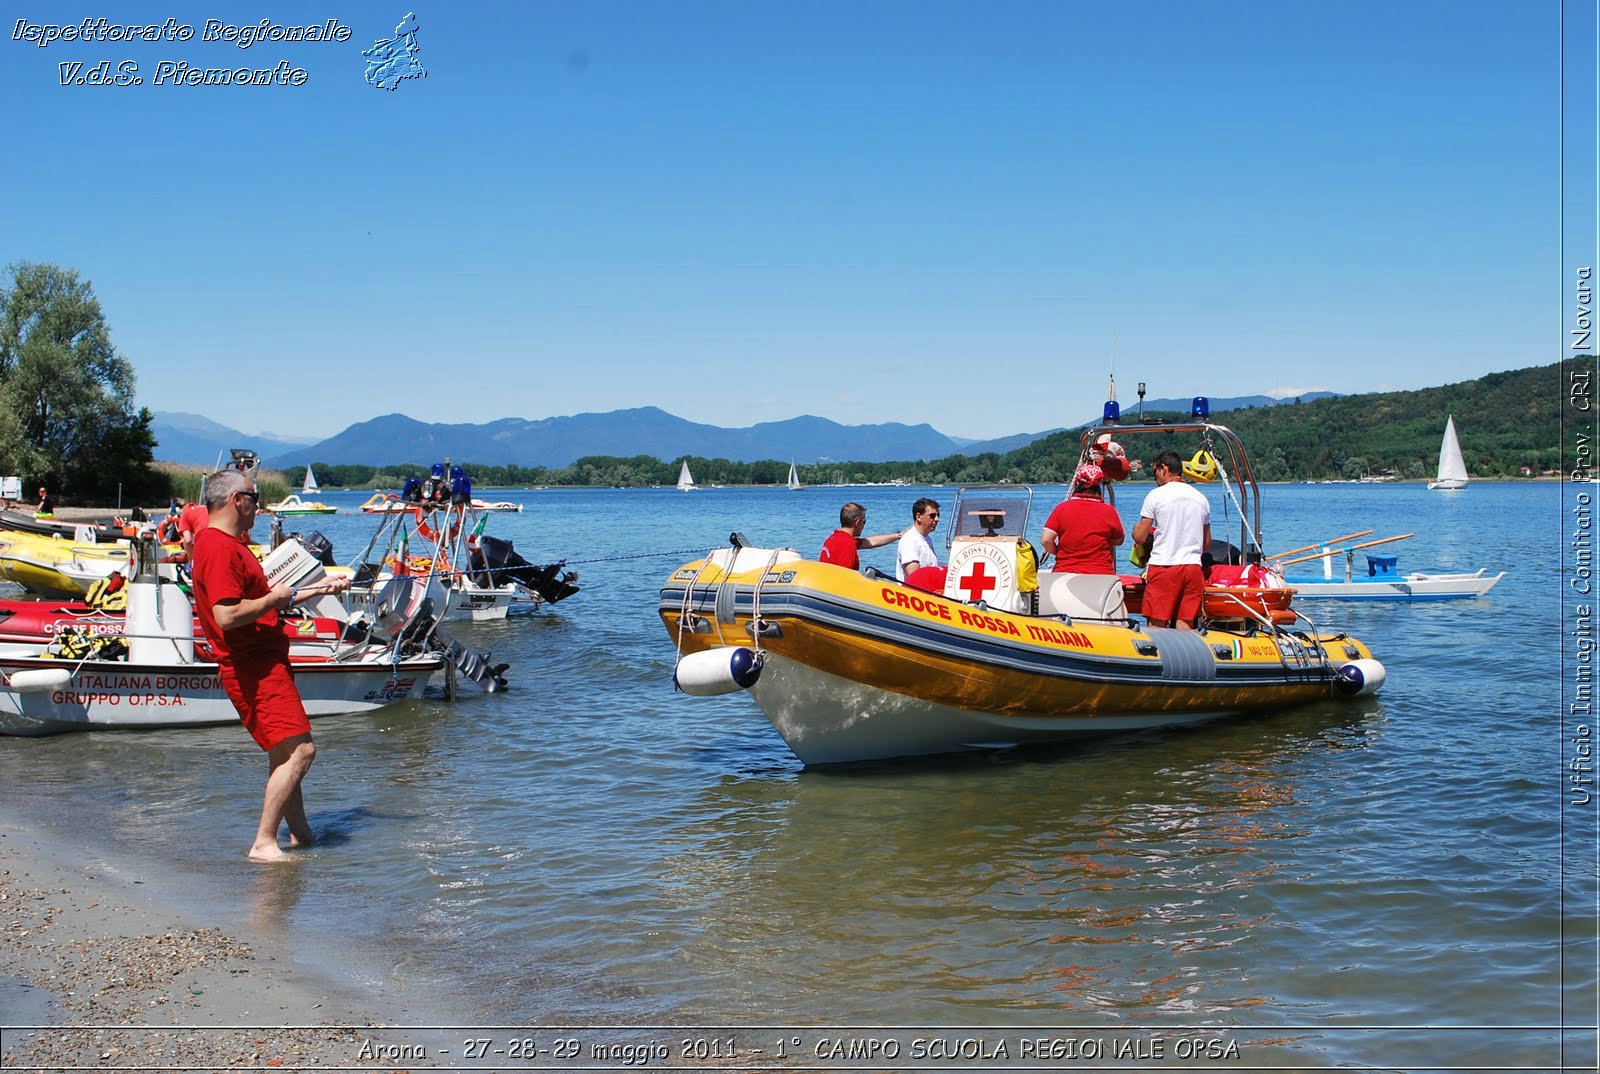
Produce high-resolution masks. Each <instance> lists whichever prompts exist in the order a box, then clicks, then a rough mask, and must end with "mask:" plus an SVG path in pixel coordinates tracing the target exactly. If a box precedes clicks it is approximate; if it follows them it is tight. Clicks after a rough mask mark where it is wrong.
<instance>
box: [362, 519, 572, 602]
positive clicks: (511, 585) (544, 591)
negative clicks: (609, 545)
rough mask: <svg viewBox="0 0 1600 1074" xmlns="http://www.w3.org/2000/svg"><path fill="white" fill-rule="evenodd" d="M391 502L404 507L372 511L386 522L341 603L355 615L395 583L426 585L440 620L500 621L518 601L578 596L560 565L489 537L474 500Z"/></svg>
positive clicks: (538, 600)
mask: <svg viewBox="0 0 1600 1074" xmlns="http://www.w3.org/2000/svg"><path fill="white" fill-rule="evenodd" d="M396 502H399V503H404V504H405V506H404V507H403V508H401V509H399V510H394V509H391V508H388V507H386V506H383V505H382V504H381V503H380V504H378V505H374V507H373V508H372V513H375V514H380V515H382V516H384V517H383V518H382V520H381V521H380V522H379V524H378V529H377V532H376V533H374V534H373V536H372V539H371V540H370V541H369V542H368V544H367V548H366V549H365V550H364V551H363V552H362V553H361V556H360V557H359V558H358V562H359V566H358V567H357V568H356V583H355V585H354V586H352V587H351V589H350V592H349V594H348V596H347V598H346V603H347V605H348V607H349V608H350V609H351V611H352V612H354V611H358V610H361V609H362V608H364V607H366V606H368V605H370V604H371V603H372V602H373V601H374V600H375V599H376V596H375V594H378V593H381V592H382V590H383V587H384V586H385V585H386V584H387V583H388V582H389V580H390V579H393V578H413V579H416V580H418V581H420V582H421V583H422V584H424V585H426V586H428V587H429V594H430V596H431V597H432V598H433V612H432V614H433V615H434V616H435V617H436V618H438V619H439V620H440V621H442V622H462V621H482V620H486V619H504V618H505V617H506V616H507V615H508V614H509V613H510V611H511V609H512V608H513V607H514V606H516V605H518V604H529V605H534V606H538V605H541V604H544V603H554V602H556V601H559V600H563V599H565V598H566V597H569V596H571V595H572V594H574V593H576V592H577V591H578V587H577V586H576V585H574V584H573V583H574V582H576V581H577V575H576V574H575V573H572V572H563V571H562V567H563V566H564V563H561V562H558V563H554V564H548V565H544V566H536V565H534V564H532V563H529V562H528V561H527V560H526V559H523V558H522V557H521V556H519V555H518V554H517V553H516V551H515V549H514V548H513V547H512V543H511V542H510V541H506V540H501V539H499V538H496V537H489V536H486V535H485V534H484V532H483V531H484V527H485V525H486V523H487V522H488V519H487V518H486V517H484V515H482V514H481V513H480V512H479V511H478V509H477V508H476V507H475V506H472V502H473V501H470V500H468V502H464V503H457V502H453V500H452V499H446V500H443V501H440V502H437V503H431V502H429V503H413V502H410V501H406V500H400V501H396ZM364 509H366V508H364Z"/></svg>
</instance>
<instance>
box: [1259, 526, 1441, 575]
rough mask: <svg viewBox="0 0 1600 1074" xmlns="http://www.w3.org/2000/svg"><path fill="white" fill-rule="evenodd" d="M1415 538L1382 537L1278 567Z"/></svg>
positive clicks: (1281, 564)
mask: <svg viewBox="0 0 1600 1074" xmlns="http://www.w3.org/2000/svg"><path fill="white" fill-rule="evenodd" d="M1367 532H1368V533H1371V532H1372V531H1371V530H1368V531H1367ZM1415 536H1416V534H1414V533H1402V534H1399V535H1397V536H1394V537H1381V538H1379V539H1378V540H1376V541H1365V542H1363V543H1361V544H1353V545H1351V546H1350V547H1349V548H1348V549H1345V548H1330V549H1328V550H1327V551H1326V552H1317V553H1315V554H1313V555H1309V556H1301V557H1300V558H1299V559H1286V560H1284V561H1283V562H1282V563H1279V564H1278V566H1280V567H1289V566H1292V565H1294V564H1296V563H1304V562H1306V561H1307V560H1312V559H1326V558H1327V557H1329V556H1337V555H1340V554H1342V553H1344V552H1346V551H1349V552H1357V551H1360V550H1361V549H1363V548H1373V547H1376V546H1377V545H1380V544H1388V543H1389V542H1390V541H1403V540H1405V539H1406V538H1407V537H1415Z"/></svg>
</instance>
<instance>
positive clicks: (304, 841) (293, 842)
mask: <svg viewBox="0 0 1600 1074" xmlns="http://www.w3.org/2000/svg"><path fill="white" fill-rule="evenodd" d="M316 841H317V837H316V834H315V833H314V832H311V831H309V830H308V831H307V832H306V834H305V835H304V836H303V837H302V836H298V835H296V834H294V833H293V832H290V833H289V849H290V850H298V849H300V848H301V847H308V846H310V845H311V844H312V843H315V842H316Z"/></svg>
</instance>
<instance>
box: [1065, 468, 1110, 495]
mask: <svg viewBox="0 0 1600 1074" xmlns="http://www.w3.org/2000/svg"><path fill="white" fill-rule="evenodd" d="M1105 476H1106V475H1105V474H1104V473H1103V472H1102V471H1101V469H1100V467H1098V466H1096V465H1095V464H1094V463H1092V462H1086V463H1084V464H1083V465H1082V466H1080V467H1078V470H1077V472H1076V473H1074V474H1073V475H1072V487H1073V489H1074V490H1082V489H1090V488H1093V487H1094V486H1096V485H1098V484H1100V482H1101V481H1103V480H1105Z"/></svg>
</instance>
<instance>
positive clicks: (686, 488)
mask: <svg viewBox="0 0 1600 1074" xmlns="http://www.w3.org/2000/svg"><path fill="white" fill-rule="evenodd" d="M694 489H695V483H694V478H693V477H691V476H689V460H688V459H684V460H683V469H681V470H679V471H678V491H679V492H693V491H694Z"/></svg>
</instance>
